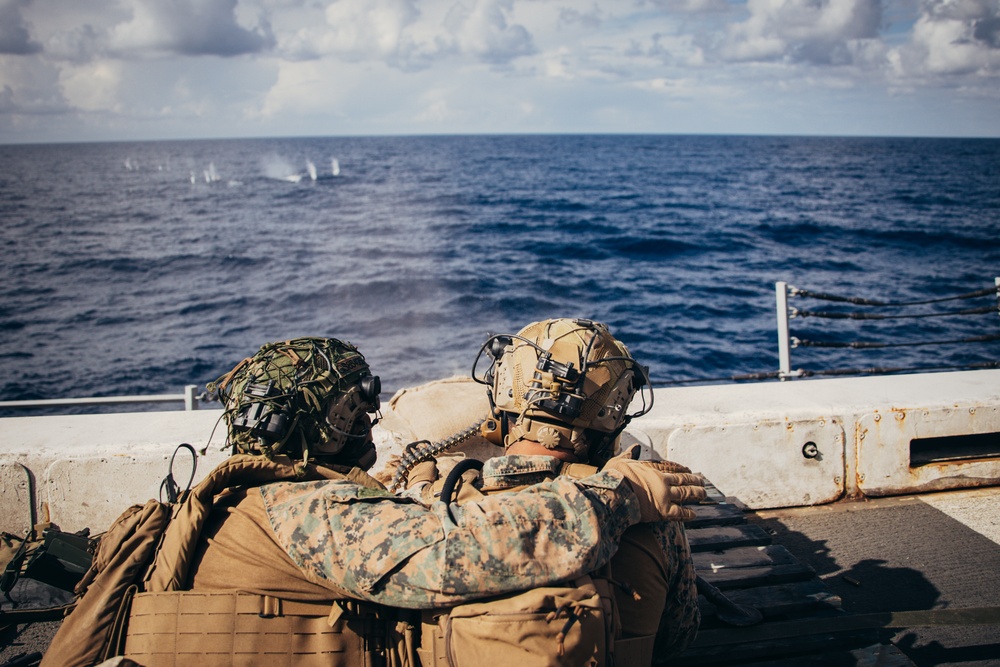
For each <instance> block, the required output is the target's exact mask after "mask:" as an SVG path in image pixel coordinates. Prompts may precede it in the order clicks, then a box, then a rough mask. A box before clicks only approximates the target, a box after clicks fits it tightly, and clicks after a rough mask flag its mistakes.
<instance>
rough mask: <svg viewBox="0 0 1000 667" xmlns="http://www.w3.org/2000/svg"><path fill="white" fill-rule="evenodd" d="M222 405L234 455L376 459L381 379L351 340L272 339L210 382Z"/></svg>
mask: <svg viewBox="0 0 1000 667" xmlns="http://www.w3.org/2000/svg"><path fill="white" fill-rule="evenodd" d="M208 390H209V391H216V392H218V395H219V399H220V400H221V401H222V402H223V404H224V405H225V412H224V417H225V419H226V424H227V426H228V427H229V434H228V439H227V443H228V444H229V445H231V446H232V447H233V450H234V452H235V451H240V452H243V453H246V454H257V455H262V456H265V457H267V458H272V457H273V456H274V455H276V454H286V455H288V456H290V457H292V458H301V459H303V460H308V459H309V458H310V457H313V458H317V459H319V460H323V461H325V462H332V463H342V464H347V465H356V466H358V467H361V468H364V469H366V470H367V469H368V468H370V467H371V466H372V465H373V464H374V463H375V457H376V455H375V447H374V445H373V444H372V438H371V427H372V420H371V418H370V417H368V413H371V414H375V413H377V412H378V410H379V392H380V391H381V383H380V382H379V378H378V376H375V375H372V373H371V370H370V369H369V368H368V364H367V363H366V362H365V358H364V357H363V356H362V355H361V353H360V352H359V351H358V349H357V348H356V347H354V346H353V345H351V344H350V343H345V342H343V341H340V340H337V339H335V338H296V339H294V340H288V341H283V342H278V343H268V344H267V345H264V346H263V347H262V348H260V350H259V351H258V352H257V353H256V354H255V355H253V356H252V357H249V358H247V359H244V360H243V361H241V362H240V363H239V364H237V365H236V367H235V368H234V369H233V370H231V371H229V372H228V373H226V374H225V375H223V376H222V377H220V378H219V379H218V380H216V381H215V382H212V383H210V384H209V385H208Z"/></svg>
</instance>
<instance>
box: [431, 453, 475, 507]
mask: <svg viewBox="0 0 1000 667" xmlns="http://www.w3.org/2000/svg"><path fill="white" fill-rule="evenodd" d="M473 469H475V470H482V469H483V462H482V461H480V460H479V459H462V460H461V461H459V462H458V463H456V464H455V467H454V468H452V469H451V472H449V473H448V476H447V477H445V478H444V484H442V486H441V495H440V496H439V498H440V500H441V502H443V503H444V504H445V505H450V504H451V497H452V496H453V495H454V494H455V485H456V484H458V480H459V478H460V477H461V476H462V475H463V474H464V473H465V471H467V470H473Z"/></svg>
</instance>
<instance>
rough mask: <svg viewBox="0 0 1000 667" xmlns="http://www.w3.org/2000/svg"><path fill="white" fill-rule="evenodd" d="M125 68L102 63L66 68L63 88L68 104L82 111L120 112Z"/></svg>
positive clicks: (119, 63)
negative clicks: (120, 91) (120, 95)
mask: <svg viewBox="0 0 1000 667" xmlns="http://www.w3.org/2000/svg"><path fill="white" fill-rule="evenodd" d="M122 69H123V65H122V63H121V62H119V61H112V60H100V61H94V62H90V63H86V64H82V65H71V66H67V67H64V68H62V70H61V71H60V75H59V83H60V87H61V89H62V91H63V94H64V95H65V97H66V100H67V101H68V102H69V104H71V105H72V106H73V107H74V108H76V109H80V110H82V111H120V110H121V107H120V104H119V99H118V92H119V91H118V89H119V86H120V84H121V80H122Z"/></svg>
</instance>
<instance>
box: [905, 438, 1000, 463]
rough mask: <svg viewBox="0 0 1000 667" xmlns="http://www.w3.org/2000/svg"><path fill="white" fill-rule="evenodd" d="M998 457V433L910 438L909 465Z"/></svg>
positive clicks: (999, 442)
mask: <svg viewBox="0 0 1000 667" xmlns="http://www.w3.org/2000/svg"><path fill="white" fill-rule="evenodd" d="M996 458H1000V433H976V434H973V435H947V436H942V437H939V438H916V439H913V440H910V467H911V468H919V467H920V466H925V465H930V464H932V463H950V462H952V461H970V460H976V459H996Z"/></svg>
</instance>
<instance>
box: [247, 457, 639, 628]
mask: <svg viewBox="0 0 1000 667" xmlns="http://www.w3.org/2000/svg"><path fill="white" fill-rule="evenodd" d="M254 491H258V492H259V493H260V495H261V497H262V499H263V504H264V509H265V510H266V513H267V517H268V520H269V522H270V526H269V527H270V530H271V532H272V533H273V536H274V541H275V542H276V543H277V544H279V545H280V546H281V547H283V549H284V550H285V552H286V553H287V554H288V556H290V558H291V561H292V562H294V563H295V565H296V566H297V567H298V568H299V569H300V570H301V571H302V573H303V574H304V577H305V578H307V579H308V580H310V581H311V582H313V583H318V584H321V585H324V586H327V587H329V588H330V589H331V590H334V591H336V592H339V593H342V594H344V595H347V596H349V597H353V598H356V599H360V600H367V601H371V602H375V603H378V604H382V605H386V606H390V607H402V608H409V609H430V608H437V607H442V606H450V605H454V604H458V603H461V602H465V601H469V600H473V599H479V598H483V597H487V596H491V595H498V594H502V593H508V592H512V591H520V590H525V589H528V588H535V587H538V586H545V585H551V584H553V583H557V582H561V581H565V580H568V579H573V578H575V577H579V576H581V575H583V574H585V573H587V572H589V571H592V570H594V569H596V568H599V567H602V566H603V565H605V564H606V563H607V562H608V561H609V559H610V558H611V556H612V554H613V553H614V552H615V549H616V548H617V544H618V541H619V539H620V538H621V536H622V534H623V533H624V532H625V531H626V529H627V528H628V527H629V526H631V525H634V524H636V523H637V522H638V520H639V510H638V502H637V500H636V498H635V494H634V493H633V492H632V490H631V488H630V487H629V485H628V484H627V483H625V482H624V481H623V480H622V478H621V477H620V476H619V475H617V474H615V473H598V474H595V475H591V476H589V477H586V478H584V479H570V478H567V477H562V478H557V479H552V480H549V481H546V482H544V483H542V484H537V485H535V486H532V487H531V488H528V489H524V490H522V491H519V492H517V493H513V494H504V495H502V496H495V497H482V498H480V499H479V500H477V501H474V502H470V503H466V504H464V505H462V506H461V507H459V506H457V505H451V506H447V505H445V504H444V503H442V502H436V503H432V504H430V505H429V506H425V505H422V504H420V503H418V502H416V501H414V500H412V499H410V498H405V497H400V496H395V495H392V494H390V493H389V492H387V491H384V490H381V489H373V488H366V487H363V486H360V485H358V484H353V483H350V482H348V481H342V480H336V481H331V480H324V481H316V482H277V483H273V484H268V485H266V486H262V487H260V488H259V490H252V491H251V493H253V492H254Z"/></svg>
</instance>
